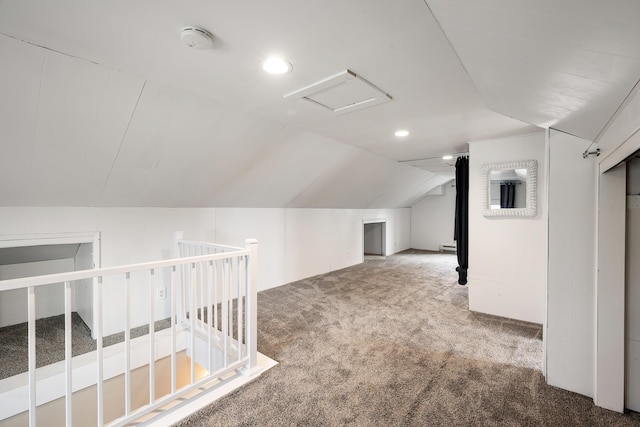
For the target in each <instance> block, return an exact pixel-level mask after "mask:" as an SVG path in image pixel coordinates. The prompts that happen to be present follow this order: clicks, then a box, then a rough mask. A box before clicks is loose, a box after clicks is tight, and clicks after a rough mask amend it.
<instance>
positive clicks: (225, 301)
mask: <svg viewBox="0 0 640 427" xmlns="http://www.w3.org/2000/svg"><path fill="white" fill-rule="evenodd" d="M228 287H229V260H228V259H225V260H224V262H223V264H222V304H221V305H222V316H221V320H222V339H223V340H224V342H223V351H224V354H223V360H224V363H223V366H224V367H225V368H226V367H227V366H228V365H229V361H228V355H229V347H228V343H229V339H228V337H229V290H228Z"/></svg>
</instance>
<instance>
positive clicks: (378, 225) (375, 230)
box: [362, 220, 387, 256]
mask: <svg viewBox="0 0 640 427" xmlns="http://www.w3.org/2000/svg"><path fill="white" fill-rule="evenodd" d="M386 229H387V222H386V220H375V221H365V222H364V231H363V244H362V248H363V253H364V255H367V256H369V255H378V256H384V255H385V254H386V251H385V248H386V245H387V239H386V235H387V233H386Z"/></svg>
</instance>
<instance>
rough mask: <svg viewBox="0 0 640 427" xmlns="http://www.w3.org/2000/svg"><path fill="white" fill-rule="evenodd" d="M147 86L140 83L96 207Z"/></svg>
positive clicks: (99, 202) (145, 82)
mask: <svg viewBox="0 0 640 427" xmlns="http://www.w3.org/2000/svg"><path fill="white" fill-rule="evenodd" d="M146 86H147V81H146V80H145V81H144V82H143V83H142V87H141V88H140V93H138V99H136V104H135V105H134V106H133V109H132V110H131V115H130V116H129V121H128V122H127V127H126V128H125V130H124V134H123V135H122V138H121V139H120V145H119V146H118V151H117V152H116V155H115V157H114V158H113V162H112V163H111V168H110V169H109V174H108V175H107V179H105V181H104V186H103V187H102V191H101V192H100V197H98V205H101V204H102V203H101V202H102V198H103V196H104V192H105V191H106V189H107V185H108V184H109V180H110V179H111V174H112V173H113V169H114V168H115V165H116V162H117V161H118V157H119V156H120V151H121V150H122V146H123V145H124V140H125V139H126V138H127V134H128V133H129V127H130V126H131V122H132V121H133V116H134V115H135V114H136V110H137V109H138V104H139V103H140V99H141V98H142V93H143V92H144V88H145V87H146Z"/></svg>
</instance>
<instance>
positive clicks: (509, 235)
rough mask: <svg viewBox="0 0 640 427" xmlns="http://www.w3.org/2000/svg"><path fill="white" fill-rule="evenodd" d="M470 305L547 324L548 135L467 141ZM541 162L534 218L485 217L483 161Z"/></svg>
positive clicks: (484, 310)
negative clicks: (546, 189)
mask: <svg viewBox="0 0 640 427" xmlns="http://www.w3.org/2000/svg"><path fill="white" fill-rule="evenodd" d="M469 152H470V155H469V162H470V164H469V308H470V309H471V310H473V311H479V312H482V313H489V314H493V315H497V316H504V317H509V318H512V319H519V320H525V321H529V322H535V323H543V322H544V319H545V293H546V292H545V290H546V276H547V246H546V245H547V242H546V236H547V225H546V216H547V212H546V204H545V203H544V201H545V200H546V194H545V188H546V187H545V186H546V176H545V171H546V164H545V135H544V132H539V133H535V134H529V135H520V136H515V137H508V138H501V139H495V140H485V141H477V142H472V143H470V145H469ZM519 160H537V161H538V189H537V194H538V211H537V214H536V216H535V217H532V218H518V217H514V218H510V217H493V218H485V217H484V216H483V215H482V191H483V188H482V165H483V164H485V163H496V162H512V161H519Z"/></svg>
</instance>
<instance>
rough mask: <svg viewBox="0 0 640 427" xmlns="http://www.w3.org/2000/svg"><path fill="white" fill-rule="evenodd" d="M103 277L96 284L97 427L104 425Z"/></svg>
mask: <svg viewBox="0 0 640 427" xmlns="http://www.w3.org/2000/svg"><path fill="white" fill-rule="evenodd" d="M102 281H103V278H102V276H99V277H98V283H97V284H96V295H97V301H98V302H97V304H96V305H97V309H96V319H95V321H94V323H95V324H96V329H97V331H96V353H97V358H98V372H97V373H96V376H97V381H96V388H97V393H96V396H97V400H98V401H97V405H98V420H97V425H98V426H101V425H103V424H104V386H103V384H102V382H103V379H104V350H103V348H102V333H103V332H102Z"/></svg>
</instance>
